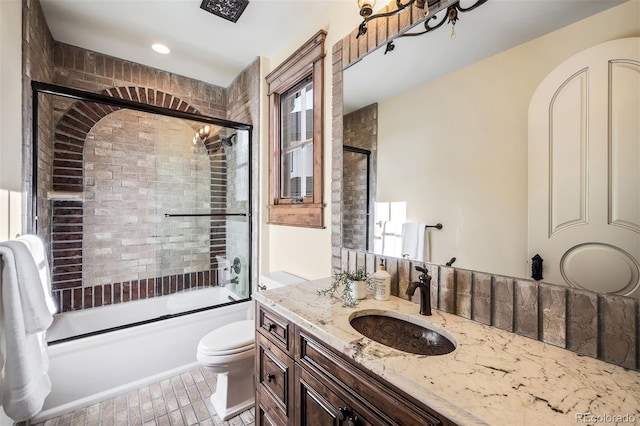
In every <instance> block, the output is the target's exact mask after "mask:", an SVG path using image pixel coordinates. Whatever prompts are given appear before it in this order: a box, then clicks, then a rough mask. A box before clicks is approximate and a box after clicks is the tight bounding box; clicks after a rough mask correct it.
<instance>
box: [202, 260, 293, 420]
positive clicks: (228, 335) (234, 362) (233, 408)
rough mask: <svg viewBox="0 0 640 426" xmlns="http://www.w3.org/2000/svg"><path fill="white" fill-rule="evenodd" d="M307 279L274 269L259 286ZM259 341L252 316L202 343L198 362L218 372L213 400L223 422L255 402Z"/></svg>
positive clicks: (230, 324)
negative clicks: (255, 372)
mask: <svg viewBox="0 0 640 426" xmlns="http://www.w3.org/2000/svg"><path fill="white" fill-rule="evenodd" d="M304 281H306V280H305V279H303V278H300V277H297V276H295V275H292V274H289V273H287V272H282V271H277V272H270V273H268V274H264V275H261V276H260V284H259V285H258V288H259V289H260V290H267V289H273V288H277V287H282V286H285V285H290V284H297V283H301V282H304ZM250 316H251V317H252V316H253V315H250ZM255 343H256V339H255V321H254V320H253V319H248V320H243V321H235V322H232V323H229V324H225V325H223V326H222V327H219V328H216V329H215V330H213V331H211V332H209V333H208V334H207V335H206V336H204V337H203V338H202V339H201V340H200V343H199V344H198V351H197V359H198V361H199V362H200V363H201V364H202V365H203V366H204V367H205V368H207V369H209V370H210V371H212V372H213V373H215V374H216V375H217V386H216V391H215V392H214V393H213V395H211V403H212V404H213V408H214V409H215V410H216V413H217V414H218V416H220V418H221V419H222V420H223V421H225V420H228V419H230V418H231V417H233V416H235V415H237V414H240V413H241V412H242V411H244V410H247V409H248V408H250V407H251V406H253V405H254V403H255V383H254V369H255V366H254V361H255V353H256V349H255Z"/></svg>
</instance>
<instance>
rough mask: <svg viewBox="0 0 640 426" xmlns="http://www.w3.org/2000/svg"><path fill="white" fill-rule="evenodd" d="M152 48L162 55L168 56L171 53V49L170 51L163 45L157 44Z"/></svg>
mask: <svg viewBox="0 0 640 426" xmlns="http://www.w3.org/2000/svg"><path fill="white" fill-rule="evenodd" d="M151 48H152V49H153V50H155V51H156V52H158V53H162V54H163V55H166V54H168V53H169V52H171V49H169V48H168V47H167V46H165V45H164V44H162V43H155V44H154V45H152V46H151Z"/></svg>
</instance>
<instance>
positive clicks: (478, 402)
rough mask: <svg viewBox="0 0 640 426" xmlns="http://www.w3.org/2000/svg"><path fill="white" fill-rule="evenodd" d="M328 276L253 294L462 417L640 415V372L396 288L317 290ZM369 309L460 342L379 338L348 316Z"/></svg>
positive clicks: (512, 420) (467, 421)
mask: <svg viewBox="0 0 640 426" xmlns="http://www.w3.org/2000/svg"><path fill="white" fill-rule="evenodd" d="M330 282H331V279H330V278H326V279H322V280H316V281H309V282H306V283H302V284H297V285H292V286H288V287H281V288H277V289H273V290H267V291H262V292H258V293H254V295H253V297H254V299H255V300H257V301H259V302H261V303H263V304H264V305H266V306H268V307H269V308H271V309H272V310H274V311H276V312H277V313H279V314H281V315H282V316H284V317H285V318H287V319H289V320H290V321H292V322H294V323H296V324H298V325H300V326H302V327H303V328H305V329H306V330H308V331H309V332H311V333H313V334H314V335H316V336H318V337H319V338H320V339H322V340H324V341H325V342H326V343H327V344H328V345H330V346H331V347H333V348H335V349H336V350H338V351H340V352H341V353H343V354H345V355H346V356H348V357H349V358H351V359H353V360H354V361H355V362H356V363H357V364H359V365H361V366H362V367H364V369H366V370H368V371H370V372H372V373H374V374H375V375H377V376H379V377H381V378H382V379H384V380H386V381H387V382H389V383H391V384H393V385H395V386H398V387H399V388H401V389H402V390H404V391H405V392H406V393H408V394H409V395H411V396H413V397H415V398H416V399H418V400H420V401H423V402H424V403H425V404H426V405H427V406H429V407H431V408H433V409H434V410H436V411H438V412H439V413H441V414H443V415H444V416H446V417H448V418H450V419H451V420H453V421H455V422H456V423H458V424H461V425H478V424H490V425H575V424H594V423H608V424H615V423H620V424H625V423H626V424H634V423H635V422H638V423H640V372H637V371H631V370H626V369H624V368H622V367H618V366H616V365H612V364H608V363H605V362H603V361H600V360H597V359H593V358H589V357H584V356H579V355H577V354H575V353H573V352H570V351H567V350H564V349H561V348H558V347H555V346H552V345H549V344H546V343H543V342H539V341H536V340H532V339H529V338H526V337H523V336H519V335H517V334H514V333H509V332H506V331H503V330H500V329H497V328H493V327H489V326H486V325H484V324H480V323H478V322H475V321H471V320H468V319H465V318H462V317H458V316H455V315H452V314H447V313H444V312H441V311H438V310H433V315H432V316H422V315H419V314H418V310H419V307H418V305H417V304H415V303H412V302H409V301H407V300H404V299H400V298H397V297H391V300H389V301H384V302H382V301H377V300H375V299H372V298H371V296H369V297H368V298H367V299H365V300H361V301H359V303H358V306H356V307H355V308H348V307H344V306H343V304H342V301H340V300H338V299H335V298H329V297H326V296H319V295H318V293H317V290H320V289H325V288H327V287H328V286H329V285H330ZM363 310H378V311H379V310H385V311H392V312H394V314H393V315H394V316H396V317H398V318H404V319H411V318H413V319H417V320H418V321H427V322H429V323H431V324H433V325H434V326H435V328H436V329H437V328H438V327H440V328H442V329H444V330H446V332H447V333H448V334H449V335H451V336H452V337H453V338H454V339H455V341H456V343H457V348H456V350H455V351H453V352H452V353H450V354H446V355H439V356H422V355H413V354H409V353H406V352H401V351H398V350H395V349H392V348H389V347H387V346H384V345H381V344H379V343H376V342H374V341H372V340H371V339H369V338H366V337H364V336H362V335H361V334H360V333H358V332H357V331H355V330H354V329H353V328H352V327H351V325H350V324H349V319H350V316H351V315H352V314H353V313H354V312H357V311H363ZM590 416H591V417H590ZM597 416H601V417H597ZM616 416H619V417H616ZM625 416H626V417H625ZM605 420H606V421H605Z"/></svg>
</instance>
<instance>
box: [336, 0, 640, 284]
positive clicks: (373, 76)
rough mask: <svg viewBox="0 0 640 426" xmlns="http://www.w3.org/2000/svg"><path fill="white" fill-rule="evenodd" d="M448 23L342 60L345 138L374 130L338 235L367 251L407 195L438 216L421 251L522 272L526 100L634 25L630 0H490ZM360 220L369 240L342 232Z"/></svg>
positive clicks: (472, 265)
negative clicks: (578, 57) (357, 198)
mask: <svg viewBox="0 0 640 426" xmlns="http://www.w3.org/2000/svg"><path fill="white" fill-rule="evenodd" d="M629 14H630V15H631V16H630V17H629V16H628V15H629ZM634 16H635V17H634ZM593 28H599V29H601V30H602V33H600V34H594V33H593ZM450 31H451V26H450V24H446V25H444V26H443V27H442V28H440V29H438V30H435V31H434V32H432V33H429V34H426V35H422V36H418V37H401V38H397V39H396V40H394V45H395V49H394V50H393V51H391V52H388V53H387V54H386V55H385V54H384V51H385V49H384V45H383V46H382V48H379V49H377V50H376V51H374V52H372V53H370V54H369V55H367V56H366V57H364V58H363V59H362V60H361V61H359V62H357V63H355V64H353V65H352V66H350V67H348V68H346V69H345V70H344V76H343V81H344V87H343V93H344V114H345V119H344V144H345V146H346V145H349V146H351V142H352V141H357V140H360V139H367V138H368V139H369V144H370V145H369V146H368V147H365V146H362V145H360V146H357V147H358V148H360V149H368V150H370V151H371V153H372V154H371V157H372V159H371V161H370V166H369V173H371V175H372V176H371V178H370V179H369V180H368V182H370V184H371V185H370V187H369V188H368V190H365V192H366V193H368V194H370V208H369V210H368V211H362V210H360V211H359V212H358V211H351V210H349V208H348V206H347V204H348V202H349V198H350V194H349V192H348V191H347V189H346V188H347V187H346V183H345V186H344V188H345V189H344V191H345V192H344V195H343V200H344V204H345V205H344V206H343V210H344V212H345V213H343V218H342V219H343V223H344V224H345V225H344V226H343V230H342V232H343V245H344V246H345V247H348V248H356V249H367V250H373V248H374V246H375V236H374V235H375V232H376V229H375V227H376V226H377V227H378V228H380V227H381V226H384V221H385V220H388V219H384V218H385V217H387V218H388V217H389V216H381V211H384V212H387V213H388V212H390V211H391V210H392V209H393V206H394V205H395V207H396V209H395V211H400V214H401V213H402V203H404V206H405V215H406V217H405V218H404V221H405V222H412V223H425V224H427V225H436V224H438V223H441V224H442V229H437V228H428V230H427V236H428V238H427V240H426V245H427V246H428V251H427V253H428V252H430V253H428V254H427V255H426V256H429V257H428V258H427V259H425V260H427V261H429V262H432V263H436V264H442V265H444V264H446V263H447V262H450V261H451V259H452V258H454V257H455V258H456V260H455V264H454V266H456V267H460V268H465V269H471V270H478V271H485V272H491V273H494V274H500V275H507V276H514V277H523V278H529V277H531V264H530V262H531V260H530V256H529V253H528V249H527V241H528V217H527V216H528V176H527V167H528V165H527V164H528V160H527V159H528V108H529V103H530V100H531V98H532V95H533V93H534V92H535V90H536V88H537V87H538V85H539V84H540V82H541V81H542V80H543V79H544V78H545V76H547V75H548V74H549V73H550V72H551V71H552V70H553V69H554V68H555V67H556V66H558V65H559V64H560V63H562V62H563V61H564V60H566V59H568V58H569V57H571V56H572V55H574V54H575V53H577V52H579V51H581V50H583V49H586V48H587V47H591V46H593V45H596V44H599V43H601V42H604V41H608V40H612V39H617V38H623V37H629V36H637V35H639V29H638V22H637V5H633V2H627V3H623V2H608V1H594V2H588V3H585V2H566V1H558V2H540V1H518V2H507V1H500V0H492V1H489V2H487V3H486V4H484V5H482V6H481V7H479V8H478V9H476V10H474V11H471V12H469V13H466V14H461V15H460V20H459V21H458V23H457V24H456V33H457V34H456V38H455V39H452V38H451V36H450V35H451V32H450ZM364 118H367V119H368V120H369V121H365V119H364ZM362 123H367V124H368V125H367V126H363V125H362ZM360 131H362V132H364V136H362V134H360V133H359V132H360ZM349 155H351V154H349ZM343 160H344V176H343V179H344V180H345V182H346V181H347V180H348V179H347V175H348V174H349V173H352V170H351V169H350V166H349V164H350V163H351V162H350V161H349V162H348V161H347V157H346V156H344V157H343ZM360 163H362V162H360ZM362 173H364V172H360V175H362ZM360 179H361V177H360ZM371 186H373V187H371ZM352 192H353V193H355V192H356V191H352ZM360 192H362V190H361V191H360ZM381 203H382V204H381ZM384 203H386V204H384ZM357 205H360V206H362V205H366V204H363V203H357ZM376 205H377V206H378V207H379V211H378V212H376V211H375V210H376V207H375V206H376ZM385 214H386V213H385ZM347 216H349V217H347ZM376 216H377V217H376ZM381 217H382V218H383V219H380V218H381ZM354 218H355V219H354ZM363 218H364V219H363ZM352 219H353V220H352ZM357 220H360V221H362V220H364V221H365V222H366V224H367V225H368V230H367V228H366V227H364V228H365V231H364V232H365V233H367V234H366V235H367V237H366V238H365V239H366V240H368V241H369V246H368V247H363V246H362V238H355V237H353V236H352V235H350V234H349V233H350V232H352V231H351V229H349V228H348V227H347V224H349V226H351V227H352V228H353V226H352V223H354V222H357ZM388 221H393V219H391V220H388ZM376 222H378V223H376ZM362 228H363V227H360V229H362ZM371 228H373V231H372V230H371ZM379 231H380V229H378V232H379ZM360 232H363V231H360ZM394 232H395V234H397V233H398V231H397V230H395V231H394ZM400 232H401V231H400ZM543 257H544V255H543ZM548 261H552V259H545V262H548ZM545 281H547V280H545ZM547 282H548V281H547Z"/></svg>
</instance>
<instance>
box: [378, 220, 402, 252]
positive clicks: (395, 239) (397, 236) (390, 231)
mask: <svg viewBox="0 0 640 426" xmlns="http://www.w3.org/2000/svg"><path fill="white" fill-rule="evenodd" d="M401 249H402V223H399V222H393V221H385V222H384V223H383V224H382V255H383V256H390V257H400V256H401V255H402V253H401Z"/></svg>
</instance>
